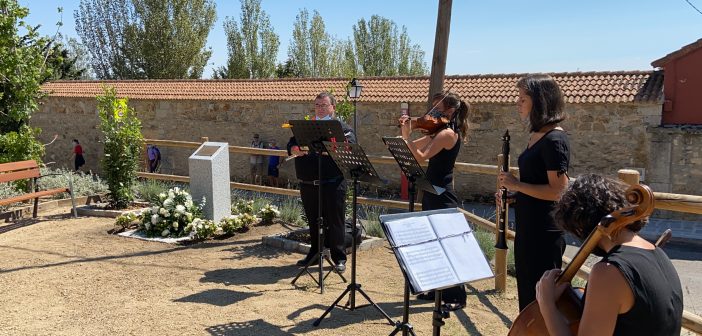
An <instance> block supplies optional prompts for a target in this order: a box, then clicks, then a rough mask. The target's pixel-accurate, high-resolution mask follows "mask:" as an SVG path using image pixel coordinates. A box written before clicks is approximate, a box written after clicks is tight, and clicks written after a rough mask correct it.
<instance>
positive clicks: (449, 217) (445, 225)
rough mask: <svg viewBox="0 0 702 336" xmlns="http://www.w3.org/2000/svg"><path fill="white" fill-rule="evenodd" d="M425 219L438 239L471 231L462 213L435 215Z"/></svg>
mask: <svg viewBox="0 0 702 336" xmlns="http://www.w3.org/2000/svg"><path fill="white" fill-rule="evenodd" d="M427 217H428V218H429V221H430V222H431V224H432V226H433V227H434V231H435V232H436V235H437V236H438V237H439V238H444V237H448V236H453V235H457V234H462V233H467V232H471V231H472V230H471V228H470V226H469V225H468V222H466V218H465V217H464V216H463V214H462V213H458V212H455V213H447V214H435V215H429V216H427Z"/></svg>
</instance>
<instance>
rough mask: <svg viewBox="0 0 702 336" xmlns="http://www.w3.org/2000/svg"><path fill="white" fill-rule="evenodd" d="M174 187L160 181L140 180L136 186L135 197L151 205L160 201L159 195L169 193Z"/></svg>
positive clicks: (171, 184)
mask: <svg viewBox="0 0 702 336" xmlns="http://www.w3.org/2000/svg"><path fill="white" fill-rule="evenodd" d="M171 187H174V185H173V183H169V182H165V181H160V180H152V179H146V180H138V181H137V182H136V184H135V185H134V193H135V196H136V197H138V198H140V199H142V200H144V201H146V202H149V203H156V202H158V201H159V197H158V195H160V194H163V193H166V192H168V189H170V188H171Z"/></svg>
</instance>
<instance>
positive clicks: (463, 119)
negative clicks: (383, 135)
mask: <svg viewBox="0 0 702 336" xmlns="http://www.w3.org/2000/svg"><path fill="white" fill-rule="evenodd" d="M433 98H434V99H433V105H434V108H433V110H432V111H430V112H429V113H428V115H432V116H433V117H432V118H435V119H437V120H435V121H436V122H437V123H438V124H439V125H440V126H438V127H436V128H435V129H432V130H429V131H427V130H424V131H425V133H428V134H426V135H425V136H423V137H421V138H419V139H416V140H410V133H411V132H412V130H413V129H412V128H413V127H412V125H411V124H412V123H414V122H415V121H414V120H410V118H409V117H408V116H402V117H401V118H400V125H401V130H402V138H403V139H404V140H405V142H407V147H408V148H409V149H410V151H412V154H413V155H414V157H415V158H416V159H417V161H419V162H423V161H427V160H429V167H428V168H427V179H428V180H429V182H431V184H433V185H435V186H438V187H441V188H445V189H446V191H445V192H443V193H442V194H441V195H434V194H431V193H428V192H425V193H424V196H422V210H436V209H446V208H453V207H457V206H458V205H459V204H460V202H459V200H458V197H457V196H456V194H455V193H454V191H453V187H452V185H453V166H454V164H455V163H456V157H457V156H458V151H459V150H460V149H461V142H462V141H461V140H462V139H465V138H466V135H467V133H468V124H469V122H468V110H469V105H468V104H467V103H466V102H464V101H462V100H461V99H460V98H459V96H458V95H456V94H454V93H446V94H437V95H435V96H434V97H433ZM425 117H426V116H425ZM424 119H426V118H424ZM432 128H434V127H432ZM419 299H424V300H433V299H434V293H433V292H430V293H428V294H422V295H420V296H419ZM442 299H443V301H444V303H445V304H446V306H447V308H448V309H450V310H456V309H461V308H463V307H465V305H466V291H465V288H464V287H463V286H457V287H452V288H449V289H445V290H443V292H442Z"/></svg>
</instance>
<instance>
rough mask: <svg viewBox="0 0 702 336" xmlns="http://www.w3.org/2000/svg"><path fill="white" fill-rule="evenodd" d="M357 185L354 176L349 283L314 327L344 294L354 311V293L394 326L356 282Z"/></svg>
mask: <svg viewBox="0 0 702 336" xmlns="http://www.w3.org/2000/svg"><path fill="white" fill-rule="evenodd" d="M359 184H360V182H359V180H358V176H356V175H354V179H353V188H354V189H353V205H352V208H353V217H352V223H353V224H352V225H353V226H352V228H351V236H352V237H351V283H349V284H348V286H346V289H345V290H344V291H343V292H342V293H341V295H339V297H337V298H336V300H335V301H334V303H332V304H331V305H330V306H329V307H328V308H327V310H325V311H324V313H323V314H322V316H320V317H319V318H318V319H316V320H315V321H314V323H312V325H314V326H315V327H316V326H319V324H320V323H321V322H322V320H323V319H324V317H325V316H327V315H328V314H329V313H330V312H331V311H332V310H333V309H334V307H335V306H336V305H338V304H339V302H340V301H341V299H342V298H343V297H344V296H346V293H350V296H349V302H347V304H346V306H349V310H355V309H356V297H355V295H356V291H358V292H359V293H361V295H363V297H364V298H366V300H367V301H368V302H369V305H371V306H373V307H374V308H375V309H376V310H378V311H379V312H380V313H381V314H382V315H383V316H384V317H385V318H386V319H387V320H388V322H389V323H390V325H393V324H395V323H394V321H393V320H392V318H391V317H390V316H389V315H388V314H387V313H385V311H383V309H382V308H380V306H378V305H377V304H376V303H375V302H373V300H371V298H370V296H368V294H366V292H364V291H363V290H362V289H361V284H359V283H357V282H356V235H357V234H358V227H357V225H356V222H357V219H358V212H357V211H358V197H357V196H358V185H359Z"/></svg>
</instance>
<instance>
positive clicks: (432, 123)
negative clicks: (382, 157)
mask: <svg viewBox="0 0 702 336" xmlns="http://www.w3.org/2000/svg"><path fill="white" fill-rule="evenodd" d="M405 122H408V123H410V129H411V130H412V131H414V130H416V129H419V130H421V132H422V133H424V134H425V135H434V134H436V133H438V132H439V131H441V130H442V129H444V128H446V125H448V123H449V122H450V120H449V119H448V118H447V117H446V116H445V115H443V114H442V113H441V112H440V111H438V110H436V109H431V110H430V111H429V112H427V113H426V114H424V115H423V116H421V117H414V118H409V119H408V120H407V121H405Z"/></svg>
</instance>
